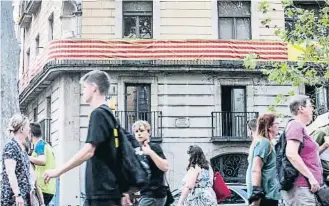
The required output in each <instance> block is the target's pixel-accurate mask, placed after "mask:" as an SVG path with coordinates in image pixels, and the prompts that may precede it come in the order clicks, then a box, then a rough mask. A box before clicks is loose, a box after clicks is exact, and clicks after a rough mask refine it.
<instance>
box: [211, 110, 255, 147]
mask: <svg viewBox="0 0 329 206" xmlns="http://www.w3.org/2000/svg"><path fill="white" fill-rule="evenodd" d="M258 115H259V114H258V112H212V113H211V124H212V141H215V142H216V141H251V138H250V137H249V135H248V127H247V123H248V121H249V120H251V119H255V118H257V117H258Z"/></svg>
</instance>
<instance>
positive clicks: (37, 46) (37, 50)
mask: <svg viewBox="0 0 329 206" xmlns="http://www.w3.org/2000/svg"><path fill="white" fill-rule="evenodd" d="M39 48H40V35H39V34H38V36H37V37H36V38H35V56H37V55H38V54H39Z"/></svg>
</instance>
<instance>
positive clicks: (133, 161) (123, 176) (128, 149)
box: [100, 105, 149, 193]
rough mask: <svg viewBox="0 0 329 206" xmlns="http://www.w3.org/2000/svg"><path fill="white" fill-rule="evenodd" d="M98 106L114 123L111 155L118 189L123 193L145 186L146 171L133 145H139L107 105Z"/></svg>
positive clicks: (146, 181)
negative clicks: (114, 150) (112, 151)
mask: <svg viewBox="0 0 329 206" xmlns="http://www.w3.org/2000/svg"><path fill="white" fill-rule="evenodd" d="M100 108H102V109H104V110H105V111H106V112H107V113H108V114H109V115H110V117H111V119H112V121H113V122H114V124H115V128H114V129H113V134H114V141H115V142H114V144H115V147H116V154H113V155H114V157H115V159H116V163H115V164H116V165H117V168H118V169H117V172H116V177H117V181H118V184H119V187H120V191H121V192H122V193H124V192H128V191H129V190H132V189H137V190H139V189H141V188H143V187H145V186H146V185H147V184H148V182H149V179H148V173H147V171H146V170H145V169H144V167H143V165H142V164H141V161H140V157H138V156H139V155H136V152H135V149H134V146H136V145H139V144H138V142H137V140H136V139H135V138H134V137H133V136H132V135H131V134H130V133H129V132H127V131H125V130H124V129H123V128H122V127H121V126H120V124H119V122H118V121H117V120H116V118H115V116H114V115H113V113H112V111H111V110H110V108H109V107H108V106H106V105H102V106H101V107H100Z"/></svg>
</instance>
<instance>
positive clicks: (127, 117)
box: [115, 111, 162, 142]
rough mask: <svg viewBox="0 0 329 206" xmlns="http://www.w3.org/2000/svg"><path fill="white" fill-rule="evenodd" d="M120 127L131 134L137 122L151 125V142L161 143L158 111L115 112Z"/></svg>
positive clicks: (160, 123) (160, 120) (160, 119)
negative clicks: (141, 121)
mask: <svg viewBox="0 0 329 206" xmlns="http://www.w3.org/2000/svg"><path fill="white" fill-rule="evenodd" d="M115 115H116V117H117V118H118V120H119V122H120V124H121V126H122V127H123V128H125V129H126V130H127V131H129V132H131V133H132V126H133V124H134V123H135V122H136V121H137V120H145V121H147V122H148V123H150V125H151V141H152V142H162V112H160V111H151V112H150V111H116V112H115Z"/></svg>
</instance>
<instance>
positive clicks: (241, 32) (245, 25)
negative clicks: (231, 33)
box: [236, 18, 251, 39]
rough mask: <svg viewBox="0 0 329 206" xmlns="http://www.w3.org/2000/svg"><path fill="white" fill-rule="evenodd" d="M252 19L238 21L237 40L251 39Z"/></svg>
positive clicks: (238, 19)
mask: <svg viewBox="0 0 329 206" xmlns="http://www.w3.org/2000/svg"><path fill="white" fill-rule="evenodd" d="M250 26H251V25H250V18H237V19H236V38H237V39H250V36H251V35H250Z"/></svg>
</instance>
